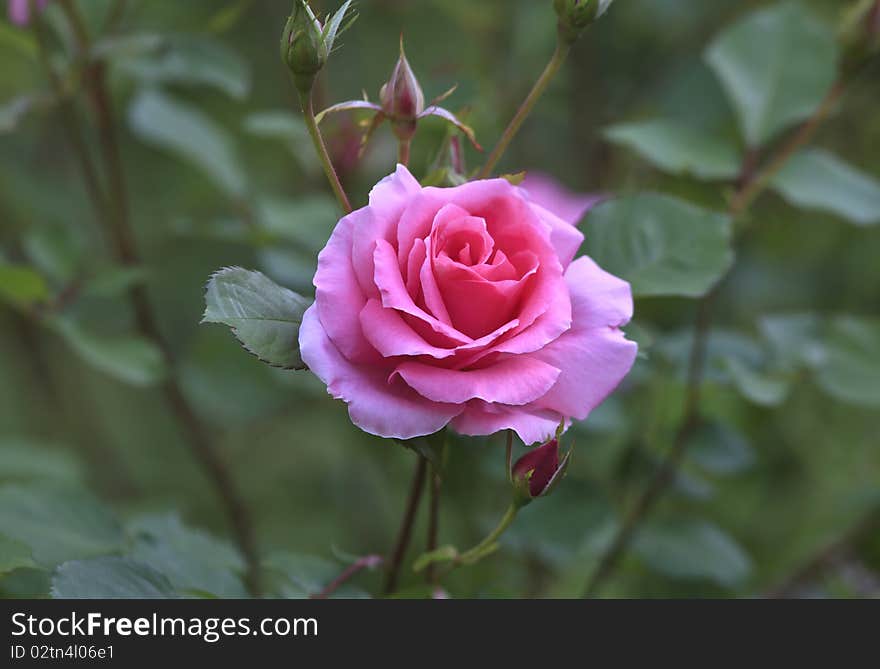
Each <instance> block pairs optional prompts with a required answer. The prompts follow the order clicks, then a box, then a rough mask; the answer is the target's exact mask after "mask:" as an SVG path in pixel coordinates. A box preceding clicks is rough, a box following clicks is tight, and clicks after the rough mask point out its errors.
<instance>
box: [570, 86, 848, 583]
mask: <svg viewBox="0 0 880 669" xmlns="http://www.w3.org/2000/svg"><path fill="white" fill-rule="evenodd" d="M844 89H845V81H844V80H843V79H841V80H839V81H838V82H836V83H835V84H834V85H833V86H832V87H831V90H829V92H828V94H827V95H826V96H825V98H824V99H823V100H822V102H821V103H820V105H819V107H818V108H817V109H816V110H815V111H814V112H813V115H812V116H811V117H810V118H809V119H807V121H805V122H804V123H803V124H802V125H801V126H800V128H798V130H797V131H796V132H795V133H794V135H792V137H791V139H790V140H789V141H788V142H786V143H785V144H784V145H783V146H782V148H781V149H780V150H779V151H778V152H777V153H776V154H775V155H774V156H773V158H771V160H770V161H769V162H768V163H767V165H766V167H764V168H763V169H761V170H759V171H758V172H757V174H756V173H755V170H754V160H755V157H756V156H755V153H754V152H749V153H748V154H747V155H746V157H745V159H744V161H743V166H742V170H741V174H740V178H739V187H738V189H737V193H736V194H735V195H734V197H733V198H732V199H731V202H730V206H729V210H728V211H729V214H730V215H731V216H732V217H734V218H737V217H740V216H742V215H743V214H744V213H745V212H746V211H747V210H748V208H749V207H750V206H751V205H752V203H754V201H755V200H756V199H757V197H758V196H759V195H760V194H761V193H763V192H764V190H765V189H766V188H767V186H769V185H770V182H771V181H772V179H773V177H774V176H775V175H776V174H777V173H778V172H779V170H781V169H782V168H783V167H784V166H785V164H786V163H787V162H788V160H789V159H790V158H791V157H792V156H793V155H794V154H795V153H796V152H797V151H798V150H799V149H801V148H802V147H803V146H804V145H806V144H807V143H808V142H809V141H810V140H812V138H813V136H814V135H815V133H816V130H817V129H818V128H819V126H820V125H821V124H822V122H823V121H825V120H826V119H827V118H828V115H829V113H830V112H831V110H832V109H833V107H834V105H835V103H836V102H837V100H838V99H839V98H840V96H841V94H842V93H843V91H844ZM723 280H724V279H723V278H722V280H721V281H722V282H723ZM720 290H721V282H719V283H718V284H716V285H715V287H714V288H713V289H712V290H711V291H709V292H708V293H707V294H706V295H704V296H703V297H702V298H701V299H700V301H699V302H698V304H697V315H696V320H695V322H694V337H693V341H692V343H691V349H690V353H689V356H688V376H687V392H686V395H685V402H684V409H683V412H682V417H681V420H680V421H679V424H678V429H677V430H676V432H675V437H674V438H673V441H672V445H671V446H670V448H669V451H668V453H667V454H666V457H665V458H664V459H663V461H662V462H661V464H660V466H659V467H658V469H657V471H656V472H655V473H654V476H653V477H652V478H651V480H650V481H649V483H648V487H647V488H646V489H645V490H644V491H643V492H642V494H641V495H640V496H639V497H638V499H637V500H636V502H635V504H634V505H633V507H632V509H631V510H630V512H629V513H628V514H627V516H626V519H625V520H624V522H623V524H622V525H621V526H620V528H619V529H618V531H617V533H616V534H615V536H614V539H613V540H612V542H611V545H610V546H609V547H608V549H607V550H606V551H605V553H604V554H603V555H602V557H601V558H600V560H599V564H598V566H597V567H596V570H595V571H594V572H593V574H592V575H591V576H590V578H589V580H588V581H587V584H586V587H585V588H584V597H595V596H596V595H597V594H598V593H599V590H600V589H601V587H602V585H604V583H605V582H606V581H607V580H608V578H609V577H610V576H611V575H612V574H613V573H614V571H615V570H616V569H617V567H618V566H619V564H620V561H621V559H622V558H623V557H624V555H625V554H626V552H627V550H628V549H629V545H630V543H631V542H632V539H633V537H634V536H635V533H636V530H637V529H638V526H639V525H640V523H641V522H642V521H643V520H644V519H645V518H646V517H647V516H648V515H649V514H650V513H651V511H652V510H653V509H654V507H655V506H656V504H657V502H658V500H659V499H660V498H661V497H662V495H663V493H664V492H665V491H666V489H667V488H668V487H669V484H670V483H672V482H673V481H674V480H675V477H676V474H677V472H678V469H679V467H680V465H681V463H682V461H683V460H684V457H685V455H686V453H687V447H688V443H689V441H690V437H691V436H692V434H693V432H694V431H695V430H696V428H697V427H699V425H700V421H701V417H700V399H701V395H702V387H703V371H704V368H705V362H706V347H707V344H708V340H709V334H710V332H711V329H712V310H713V307H714V305H715V302H716V301H717V299H718V295H719V293H720Z"/></svg>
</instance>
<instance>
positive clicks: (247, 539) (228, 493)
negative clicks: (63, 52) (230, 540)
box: [35, 0, 260, 596]
mask: <svg viewBox="0 0 880 669" xmlns="http://www.w3.org/2000/svg"><path fill="white" fill-rule="evenodd" d="M60 4H61V7H62V9H63V10H64V12H65V15H66V17H67V19H68V21H69V23H70V25H71V28H72V29H73V32H74V35H75V36H76V39H77V43H78V44H77V46H78V49H79V51H80V55H81V57H82V58H83V59H86V58H88V53H89V50H90V43H89V36H88V33H87V32H86V30H85V26H84V24H83V22H82V20H81V18H80V16H79V14H78V13H77V11H76V8H75V7H74V6H73V5H72V4H71V2H70V0H62V1H61V3H60ZM37 23H39V18H37V19H36V21H35V24H37ZM36 30H39V28H37V29H36ZM41 48H44V49H45V42H44V41H43V42H42V43H41ZM87 67H88V70H87V72H86V78H85V80H86V84H87V86H88V90H89V95H90V97H91V101H92V107H93V110H94V113H95V115H96V121H97V127H98V133H99V138H100V145H101V155H102V158H103V161H104V164H105V169H106V173H107V178H108V184H109V189H110V197H109V198H107V199H109V200H110V202H109V203H107V204H108V208H109V209H110V210H111V211H112V215H110V216H105V217H104V221H105V223H106V224H107V225H108V227H109V231H110V236H111V238H112V242H113V245H114V253H115V255H116V259H117V260H118V261H119V262H120V263H122V264H124V265H137V264H138V263H139V262H140V256H139V254H138V251H137V246H136V243H135V238H134V234H133V232H132V230H131V227H130V222H129V218H128V198H127V191H126V184H125V174H124V171H123V164H122V157H121V154H120V151H119V143H118V141H117V137H116V123H115V119H114V117H113V110H112V106H111V103H110V99H109V96H108V94H107V89H106V78H105V68H104V64H103V63H101V62H98V63H94V64H90V65H87ZM87 179H88V180H89V181H91V177H87ZM90 190H91V189H90ZM104 201H105V200H104V199H103V198H100V197H98V198H96V199H95V203H96V206H97V204H98V203H100V202H104ZM129 299H130V300H131V304H132V308H133V310H134V313H135V320H136V322H137V327H138V330H139V331H140V333H141V334H142V335H143V336H144V337H146V338H148V339H150V340H152V341H153V342H154V343H155V344H156V345H157V346H158V348H159V349H160V350H161V351H162V354H163V356H164V358H165V361H166V363H167V364H168V366H169V367H170V368H172V373H170V374H169V375H168V378H167V380H166V381H165V382H164V383H163V386H162V390H163V393H164V395H165V400H166V402H167V403H168V405H169V407H170V409H171V411H172V413H173V414H174V416H175V417H176V418H177V420H178V421H179V422H180V424H181V425H182V426H183V427H184V431H185V432H186V435H187V437H188V443H189V446H190V450H191V451H192V453H193V455H194V456H195V458H196V460H197V461H198V462H199V463H200V464H201V466H202V468H203V470H204V471H205V473H206V474H207V476H208V478H209V479H210V480H211V482H212V483H213V485H214V488H215V491H216V492H217V494H218V496H219V498H220V500H221V501H222V503H223V505H224V508H225V510H226V514H227V516H228V518H229V521H230V524H231V526H232V529H233V533H234V535H235V538H236V541H237V543H238V545H239V548H240V550H241V552H242V555H243V556H244V559H245V562H246V566H247V573H246V575H245V578H246V581H247V585H248V589H249V590H250V592H251V594H253V595H254V596H257V595H259V594H260V585H259V558H258V554H257V548H256V542H255V538H254V532H253V523H252V521H251V518H250V514H249V512H248V510H247V507H246V506H245V504H244V501H243V499H242V497H241V494H240V493H239V491H238V488H237V486H236V484H235V482H234V480H233V478H232V476H231V474H230V473H229V470H228V469H227V467H226V465H225V463H224V462H223V460H222V458H221V457H220V455H219V454H218V453H217V451H216V450H215V449H214V445H213V443H212V441H211V438H210V436H209V435H208V432H207V431H206V430H205V427H204V426H203V425H202V423H201V421H200V420H199V418H198V415H197V414H196V412H195V410H194V409H193V407H192V406H191V405H190V403H189V401H188V399H187V398H186V395H185V394H184V392H183V389H182V388H181V386H180V384H179V382H178V380H177V378H176V377H175V375H174V373H173V363H174V360H173V356H172V354H171V347H170V346H169V345H168V342H167V341H166V340H165V338H164V337H163V336H162V334H161V332H160V330H159V327H158V324H157V322H156V318H155V315H154V313H153V310H152V308H151V306H150V302H149V298H148V296H147V293H146V291H145V290H144V288H143V286H141V285H135V286H133V287H132V288H131V289H130V292H129Z"/></svg>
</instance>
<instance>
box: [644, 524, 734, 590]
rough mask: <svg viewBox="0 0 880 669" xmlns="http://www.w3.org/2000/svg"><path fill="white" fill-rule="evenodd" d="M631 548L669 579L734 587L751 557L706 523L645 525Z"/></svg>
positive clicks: (726, 536) (725, 535) (713, 526)
mask: <svg viewBox="0 0 880 669" xmlns="http://www.w3.org/2000/svg"><path fill="white" fill-rule="evenodd" d="M634 549H635V551H636V553H637V554H638V555H639V556H640V557H641V558H642V560H644V562H645V563H646V564H647V565H648V566H649V567H651V568H652V569H654V570H655V571H657V572H659V573H661V574H665V575H666V576H669V577H671V578H677V579H682V580H699V581H712V582H714V583H717V584H718V585H720V586H722V587H733V586H736V585H738V584H740V583H742V582H743V581H744V580H745V579H746V577H748V575H749V572H750V571H751V560H750V559H749V557H748V555H746V553H745V552H744V551H743V549H742V548H741V547H740V546H739V544H737V543H736V542H735V541H734V540H733V539H732V538H731V537H730V536H728V535H727V534H725V533H724V532H722V531H721V530H720V529H719V528H717V527H716V526H715V525H712V524H710V523H706V522H700V521H677V522H674V523H673V522H669V523H662V524H651V525H645V526H644V527H642V528H641V529H640V530H639V533H638V535H637V536H636V540H635V543H634Z"/></svg>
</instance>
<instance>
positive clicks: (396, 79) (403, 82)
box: [315, 36, 483, 151]
mask: <svg viewBox="0 0 880 669" xmlns="http://www.w3.org/2000/svg"><path fill="white" fill-rule="evenodd" d="M455 88H456V87H455V86H453V87H452V88H450V89H449V90H448V91H446V92H445V93H443V94H442V95H439V96H437V97H436V98H434V99H433V100H431V102H430V103H428V104H427V105H426V104H425V94H424V93H423V92H422V88H421V86H419V82H418V80H417V79H416V75H415V74H414V73H413V70H412V67H410V64H409V61H408V60H407V59H406V55H405V54H404V51H403V36H401V38H400V56H399V58H398V59H397V64H396V65H395V66H394V70H393V72H392V73H391V78H390V79H389V80H388V82H387V83H385V84H383V85H382V88H381V89H380V90H379V103H380V104H376V103H375V102H370V100H368V99H367V97H366V93H364V99H363V100H347V101H345V102H340V103H338V104H335V105H332V106H330V107H328V108H327V109H325V110H324V111H322V112H321V113H320V114H318V115H317V116H316V117H315V119H316V120H317V122H318V123H321V121H322V120H323V119H324V118H326V117H327V116H328V115H329V114H336V113H338V112H341V111H352V110H356V109H364V110H369V111H371V112H373V114H374V116H373V118H372V120H371V121H370V122H369V123H368V124H367V129H366V132H365V133H364V137H363V140H362V142H361V147H362V150H363V147H365V146H366V145H367V142H369V140H370V138H371V137H372V136H373V133H374V132H375V131H376V129H377V128H379V126H381V125H382V124H383V123H384V122H385V121H386V120H387V121H389V122H390V123H391V126H392V129H393V131H394V134H395V136H396V137H397V138H398V139H399V140H400V142H401V143H408V142H410V141H411V140H412V138H413V135H415V132H416V126H417V125H418V121H419V120H420V119H423V118H426V117H428V116H437V117H439V118H441V119H443V120H444V121H446V122H447V123H449V124H451V125H452V126H454V127H455V128H457V129H458V130H459V131H461V132H462V133H463V134H464V135H465V137H467V138H468V139H469V140H470V142H471V144H473V146H474V148H475V149H477V151H482V150H483V147H481V146H480V145H479V144H478V143H477V140H476V137H475V136H474V131H473V130H472V129H471V128H470V127H469V126H467V125H465V124H464V123H462V122H461V121H460V120H459V119H458V117H456V116H455V114H453V113H452V112H451V111H449V110H448V109H444V108H443V107H441V106H440V103H441V102H443V101H444V100H446V98H448V97H449V96H450V95H452V93H453V92H455Z"/></svg>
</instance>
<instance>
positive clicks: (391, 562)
mask: <svg viewBox="0 0 880 669" xmlns="http://www.w3.org/2000/svg"><path fill="white" fill-rule="evenodd" d="M427 469H428V461H427V460H426V459H425V458H423V457H422V456H421V455H419V456H418V459H417V461H416V468H415V471H414V472H413V477H412V483H411V484H410V488H409V498H408V499H407V503H406V510H405V511H404V513H403V519H402V520H401V522H400V529H399V530H398V531H397V540H396V541H395V542H394V548H393V549H392V551H391V554H390V556H389V557H388V571H387V574H386V577H385V586H384V589H383V591H384V593H385V594H386V595H391V594H394V591H395V590H397V581H398V578H399V576H400V567H401V565H402V563H403V556H404V555H405V554H406V549H407V548H408V547H409V540H410V537H411V536H412V528H413V523H414V522H415V519H416V512H417V511H418V510H419V503H420V502H421V500H422V492H423V491H424V489H425V474H426V472H427Z"/></svg>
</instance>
